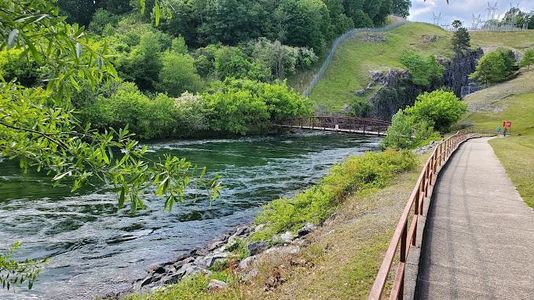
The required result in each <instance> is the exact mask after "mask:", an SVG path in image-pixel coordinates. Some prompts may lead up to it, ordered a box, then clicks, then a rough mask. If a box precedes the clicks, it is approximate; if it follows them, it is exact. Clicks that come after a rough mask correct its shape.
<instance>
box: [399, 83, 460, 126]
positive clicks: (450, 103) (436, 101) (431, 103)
mask: <svg viewBox="0 0 534 300" xmlns="http://www.w3.org/2000/svg"><path fill="white" fill-rule="evenodd" d="M405 111H406V113H407V114H409V115H411V116H414V117H415V119H416V121H417V122H426V123H427V124H429V125H430V126H432V127H433V128H434V129H435V130H437V131H439V132H441V133H445V132H448V131H449V130H450V127H451V126H452V125H453V124H454V123H456V122H457V121H458V120H460V118H461V117H462V115H463V114H464V113H465V112H466V111H467V105H466V104H465V102H462V101H461V100H460V99H458V97H456V95H454V93H453V92H449V91H444V90H436V91H433V92H430V93H424V94H421V95H419V96H418V97H417V100H416V101H415V104H414V105H413V106H412V107H409V108H407V109H406V110H405Z"/></svg>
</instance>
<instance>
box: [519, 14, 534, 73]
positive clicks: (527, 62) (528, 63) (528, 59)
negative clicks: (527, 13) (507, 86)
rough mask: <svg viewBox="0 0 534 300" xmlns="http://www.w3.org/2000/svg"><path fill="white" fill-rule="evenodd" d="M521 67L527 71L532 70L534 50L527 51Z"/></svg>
mask: <svg viewBox="0 0 534 300" xmlns="http://www.w3.org/2000/svg"><path fill="white" fill-rule="evenodd" d="M533 18H534V17H533ZM520 65H521V67H527V69H528V70H530V66H531V65H534V49H528V50H527V51H525V54H524V55H523V58H522V59H521V63H520Z"/></svg>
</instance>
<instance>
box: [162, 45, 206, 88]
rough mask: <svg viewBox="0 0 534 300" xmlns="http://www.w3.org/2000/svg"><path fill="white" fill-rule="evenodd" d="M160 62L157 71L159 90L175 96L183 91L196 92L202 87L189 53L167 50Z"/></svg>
mask: <svg viewBox="0 0 534 300" xmlns="http://www.w3.org/2000/svg"><path fill="white" fill-rule="evenodd" d="M161 64H162V67H161V70H160V72H159V86H160V90H161V91H163V92H167V93H168V94H169V95H170V96H172V97H176V96H179V95H181V94H182V93H183V92H185V91H189V92H197V91H199V90H200V89H201V88H202V79H201V78H200V76H199V75H198V73H197V69H196V68H195V61H194V60H193V58H192V57H191V56H190V55H188V54H179V53H175V52H172V51H167V52H165V53H164V54H163V56H162V59H161Z"/></svg>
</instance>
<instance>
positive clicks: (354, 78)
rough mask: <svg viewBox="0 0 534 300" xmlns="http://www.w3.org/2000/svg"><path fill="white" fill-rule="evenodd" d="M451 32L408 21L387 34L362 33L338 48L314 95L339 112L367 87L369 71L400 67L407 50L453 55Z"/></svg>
mask: <svg viewBox="0 0 534 300" xmlns="http://www.w3.org/2000/svg"><path fill="white" fill-rule="evenodd" d="M449 42H450V33H448V32H446V31H444V30H442V29H441V28H439V27H437V26H434V25H430V24H425V23H408V24H405V25H403V26H401V27H399V28H397V29H395V30H392V31H390V32H387V33H372V34H359V35H357V36H355V37H354V38H352V39H350V40H348V41H347V42H345V43H344V44H343V45H342V46H341V47H340V48H339V49H338V51H337V53H336V55H335V56H334V59H333V61H332V64H331V65H330V67H329V69H328V70H327V72H326V74H325V77H324V79H323V80H321V82H319V84H318V85H317V87H316V88H315V89H314V90H313V92H312V94H311V95H310V98H311V99H312V100H313V101H314V102H315V103H316V104H317V105H318V106H322V107H325V108H328V110H330V111H336V110H340V109H342V108H343V106H344V104H346V103H350V102H351V100H353V99H355V98H356V96H355V91H357V90H359V89H362V88H363V87H365V86H366V85H367V83H368V81H369V71H372V70H384V69H387V68H395V67H400V64H399V56H400V55H401V53H402V52H403V51H417V52H419V53H422V54H437V55H445V56H448V55H450V54H451V52H452V50H451V49H450V46H449V45H450V44H449Z"/></svg>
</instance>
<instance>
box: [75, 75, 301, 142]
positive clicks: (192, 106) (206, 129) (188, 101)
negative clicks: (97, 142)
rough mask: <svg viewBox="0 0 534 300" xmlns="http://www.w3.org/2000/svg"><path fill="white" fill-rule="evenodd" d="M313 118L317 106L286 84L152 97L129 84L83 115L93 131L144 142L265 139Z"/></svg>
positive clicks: (231, 83)
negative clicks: (126, 133)
mask: <svg viewBox="0 0 534 300" xmlns="http://www.w3.org/2000/svg"><path fill="white" fill-rule="evenodd" d="M310 113H311V103H310V102H309V101H308V100H307V99H306V98H304V97H302V96H300V95H298V94H297V93H295V92H294V91H292V90H291V89H290V88H288V87H287V85H286V84H285V83H273V84H269V83H262V82H258V81H253V80H248V79H227V80H225V81H224V82H217V83H214V84H213V85H212V86H211V87H210V88H209V89H208V90H207V91H206V92H204V93H202V94H197V95H193V94H191V93H184V94H182V96H181V97H178V98H174V99H173V98H170V97H168V96H166V95H164V94H158V95H156V96H153V97H149V96H147V95H145V94H143V93H141V92H140V91H139V89H138V88H137V87H136V86H135V85H134V84H132V83H123V84H120V85H119V86H118V87H117V90H116V92H115V93H114V94H112V95H111V96H109V97H104V96H99V97H98V98H97V100H96V101H94V102H93V103H91V104H90V105H87V106H85V107H84V108H82V109H81V114H80V116H81V119H82V120H83V121H84V122H86V123H91V124H93V127H95V128H98V129H101V130H104V129H105V128H109V127H112V128H123V127H126V126H128V128H129V129H130V130H132V131H134V132H136V133H137V134H138V136H139V137H140V138H142V139H160V138H169V137H198V136H205V135H209V136H214V135H216V134H217V135H220V134H223V135H228V134H248V133H261V132H265V131H266V130H268V129H269V128H270V125H272V124H275V123H279V122H280V121H282V120H285V119H288V118H292V117H296V116H304V115H308V114H310Z"/></svg>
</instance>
